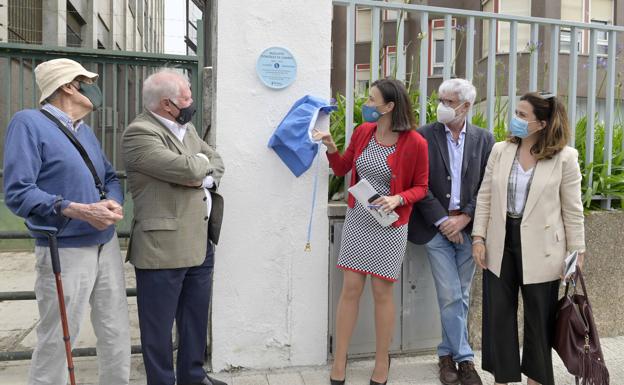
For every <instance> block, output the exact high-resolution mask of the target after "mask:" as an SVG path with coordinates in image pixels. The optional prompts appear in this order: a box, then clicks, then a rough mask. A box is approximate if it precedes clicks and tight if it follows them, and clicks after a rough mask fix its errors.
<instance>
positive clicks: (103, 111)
mask: <svg viewBox="0 0 624 385" xmlns="http://www.w3.org/2000/svg"><path fill="white" fill-rule="evenodd" d="M101 64H102V75H101V78H102V100H104V105H103V106H102V108H101V109H100V113H101V115H102V118H101V119H100V130H102V132H101V134H102V139H101V140H100V142H101V143H102V152H104V153H106V103H107V100H106V94H107V92H106V91H107V88H108V87H106V85H107V84H108V82H107V81H106V62H102V63H101Z"/></svg>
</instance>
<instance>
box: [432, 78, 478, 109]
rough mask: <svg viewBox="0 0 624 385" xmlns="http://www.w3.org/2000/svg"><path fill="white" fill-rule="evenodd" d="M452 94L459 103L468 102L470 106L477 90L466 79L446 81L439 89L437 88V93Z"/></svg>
mask: <svg viewBox="0 0 624 385" xmlns="http://www.w3.org/2000/svg"><path fill="white" fill-rule="evenodd" d="M443 92H444V93H454V94H456V95H457V96H458V97H459V101H460V102H470V105H471V106H472V105H473V104H474V101H475V98H476V97H477V90H476V89H475V86H473V85H472V83H470V82H469V81H468V80H466V79H459V78H457V79H448V80H445V81H444V82H442V84H440V88H438V93H439V94H441V93H443Z"/></svg>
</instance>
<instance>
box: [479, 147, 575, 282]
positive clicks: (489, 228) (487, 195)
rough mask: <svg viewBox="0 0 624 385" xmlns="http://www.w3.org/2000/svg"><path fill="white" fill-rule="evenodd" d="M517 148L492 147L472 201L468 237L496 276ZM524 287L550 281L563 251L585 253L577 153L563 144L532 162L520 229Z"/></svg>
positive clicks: (557, 272) (557, 273) (558, 270)
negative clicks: (480, 241)
mask: <svg viewBox="0 0 624 385" xmlns="http://www.w3.org/2000/svg"><path fill="white" fill-rule="evenodd" d="M517 148H518V145H517V144H514V143H510V142H498V143H496V144H495V145H494V147H493V148H492V152H491V154H490V158H489V160H488V164H487V168H486V170H485V175H484V177H483V182H482V183H481V188H480V190H479V195H478V197H477V208H476V212H475V218H474V225H473V230H472V236H473V237H474V236H480V237H483V238H485V247H486V266H487V268H488V270H490V271H491V272H492V273H494V274H496V276H497V277H500V271H501V265H502V261H503V250H504V247H505V232H506V226H505V223H506V220H507V182H508V180H509V174H510V172H511V167H512V164H513V160H514V157H515V155H516V150H517ZM520 234H521V236H520V242H521V244H522V277H523V283H524V284H531V283H542V282H548V281H554V280H556V279H558V278H559V276H560V275H561V273H562V271H563V264H564V259H565V256H566V254H567V251H572V250H585V228H584V217H583V203H582V200H581V171H580V168H579V164H578V152H577V151H576V150H575V149H574V148H572V147H568V146H566V147H565V148H564V149H563V150H561V151H560V152H559V153H558V154H557V155H555V156H554V157H552V158H551V159H543V160H540V161H538V162H537V165H536V166H535V171H534V174H533V181H532V183H531V187H530V190H529V194H528V197H527V201H526V206H525V209H524V214H523V217H522V222H521V228H520Z"/></svg>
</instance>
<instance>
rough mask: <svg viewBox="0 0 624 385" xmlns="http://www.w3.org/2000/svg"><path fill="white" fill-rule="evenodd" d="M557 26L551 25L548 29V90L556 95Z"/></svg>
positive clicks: (557, 61) (557, 71) (557, 72)
mask: <svg viewBox="0 0 624 385" xmlns="http://www.w3.org/2000/svg"><path fill="white" fill-rule="evenodd" d="M559 31H560V29H559V26H558V25H553V26H551V30H550V60H549V64H548V91H550V92H552V93H553V94H555V95H558V94H559V92H558V89H557V88H558V87H557V83H558V76H559Z"/></svg>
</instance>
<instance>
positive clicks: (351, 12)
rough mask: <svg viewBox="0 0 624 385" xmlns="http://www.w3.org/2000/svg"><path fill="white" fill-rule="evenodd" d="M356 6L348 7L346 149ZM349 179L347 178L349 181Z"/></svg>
mask: <svg viewBox="0 0 624 385" xmlns="http://www.w3.org/2000/svg"><path fill="white" fill-rule="evenodd" d="M355 11H356V9H355V4H354V3H351V4H349V5H348V6H347V58H346V64H347V68H346V82H345V83H346V85H345V90H346V92H345V93H346V95H345V97H346V104H347V105H346V106H345V107H346V109H345V115H346V116H345V148H347V145H348V144H349V142H350V141H351V134H353V84H354V81H355V79H354V78H355ZM347 179H348V178H345V181H347Z"/></svg>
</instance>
